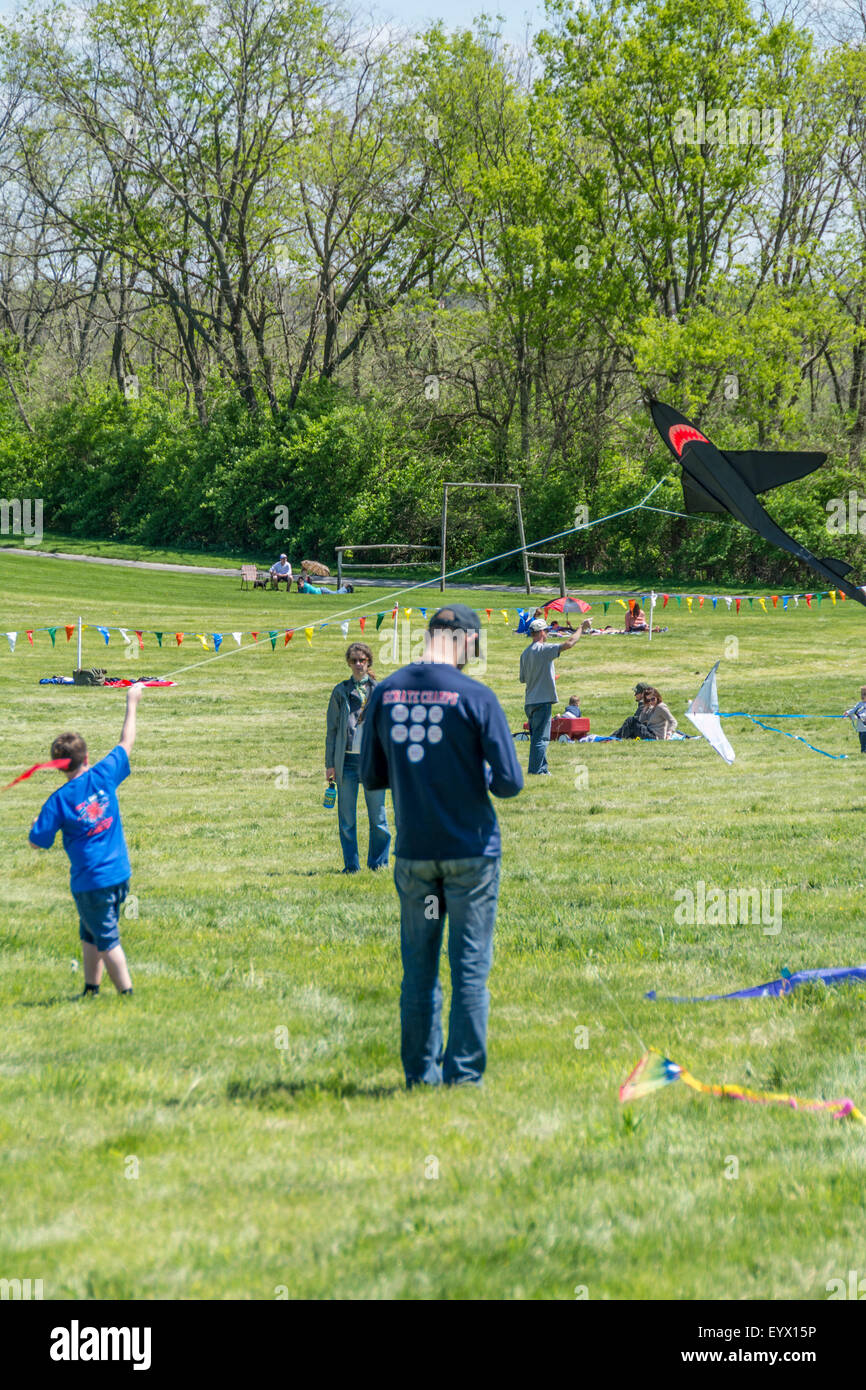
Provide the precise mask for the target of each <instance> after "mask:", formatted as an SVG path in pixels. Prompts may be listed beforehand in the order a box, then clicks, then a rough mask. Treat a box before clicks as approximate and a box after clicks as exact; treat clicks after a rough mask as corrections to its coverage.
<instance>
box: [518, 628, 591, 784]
mask: <svg viewBox="0 0 866 1390" xmlns="http://www.w3.org/2000/svg"><path fill="white" fill-rule="evenodd" d="M591 626H592V624H591V623H590V621H589V618H585V619H584V621H583V622H582V623H581V625H580V632H573V633H572V634H571V636H570V637H567V638H566V639H565V641H564V642H548V641H547V623H546V622H545V621H544V619H543V618H535V619H534V621H533V622H531V623H530V624H529V633H530V636H531V637H532V642H531V644H530V645H529V646H528V647H525V648H524V650H523V653H522V654H521V657H520V680H521V682H522V684H524V685H525V686H526V696H525V704H524V708H525V710H526V717H527V719H528V720H529V768H528V771H529V774H530V775H531V776H535V777H549V776H550V769H549V768H548V766H547V745H548V744H549V742H550V716H551V713H552V710H553V706H554V705H555V704H556V703H557V694H556V684H555V679H554V675H553V663H554V661H556V659H557V657H559V656H561V655H562V653H563V652H567V651H569V650H570V649H571V648H572V647H573V646H574V645H575V643H576V642H579V641H580V639H581V637H582V636H583V635H584V634H585V633H587V632H589V629H590V627H591Z"/></svg>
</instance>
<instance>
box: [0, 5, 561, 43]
mask: <svg viewBox="0 0 866 1390" xmlns="http://www.w3.org/2000/svg"><path fill="white" fill-rule="evenodd" d="M367 6H369V8H370V9H371V10H372V11H373V14H374V15H375V16H376V17H377V18H379V19H380V20H389V21H391V22H393V23H394V24H395V25H397V27H399V28H407V29H423V28H426V26H427V24H429V23H431V22H432V21H433V20H435V19H441V20H442V21H443V22H444V23H445V24H446V25H448V26H458V25H464V26H465V25H468V24H470V23H471V21H472V19H473V18H474V16H475V15H476V14H480V13H481V12H482V11H486V12H487V13H488V14H491V15H501V16H502V18H503V20H504V21H505V23H504V25H503V31H504V33H505V36H506V37H507V38H508V39H511V40H512V41H513V40H517V39H521V38H522V37H523V35H524V33H525V30H526V23H527V20H529V21H530V23H531V25H532V28H533V30H537V29H540V28H542V26H543V20H544V3H543V0H372V3H371V0H367ZM19 8H20V4H19V0H0V15H4V16H6V15H13V14H14V13H15V12H16V10H18V9H19ZM359 8H364V6H361V7H359Z"/></svg>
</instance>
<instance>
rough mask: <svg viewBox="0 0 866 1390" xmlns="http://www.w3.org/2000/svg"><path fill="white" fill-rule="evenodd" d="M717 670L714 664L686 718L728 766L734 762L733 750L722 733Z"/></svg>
mask: <svg viewBox="0 0 866 1390" xmlns="http://www.w3.org/2000/svg"><path fill="white" fill-rule="evenodd" d="M718 669H719V663H718V662H716V664H715V666H714V667H713V669H712V671H710V674H709V675H708V676H707V678H706V680H705V681H704V683H703V685H702V686H701V688H700V690H699V691H698V693H697V695H696V696H695V698H694V699H693V700H692V702H691V704H690V705H689V706H688V707H687V709H686V718H687V719H689V720H691V722H692V724H694V726H695V728H696V729H697V731H698V733H699V734H701V735H702V736H703V737H704V738H705V739H706V740H707V743H708V744H709V745H710V747H711V748H715V750H716V752H717V753H718V755H719V757H720V758H724V760H725V762H726V763H728V764H730V763H732V762H733V761H734V756H735V755H734V750H733V748H732V747H731V745H730V744H729V743H728V740H727V739H726V737H725V735H724V733H723V732H722V721H721V719H720V718H719V695H718V691H717V690H716V672H717V671H718Z"/></svg>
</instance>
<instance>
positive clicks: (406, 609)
mask: <svg viewBox="0 0 866 1390" xmlns="http://www.w3.org/2000/svg"><path fill="white" fill-rule="evenodd" d="M403 612H404V613H405V614H406V617H407V618H411V616H412V609H411V608H404V609H403Z"/></svg>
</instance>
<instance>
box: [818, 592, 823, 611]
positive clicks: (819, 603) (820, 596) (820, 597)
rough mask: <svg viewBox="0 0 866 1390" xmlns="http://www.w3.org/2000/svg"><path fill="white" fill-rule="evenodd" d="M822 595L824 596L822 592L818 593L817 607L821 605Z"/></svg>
mask: <svg viewBox="0 0 866 1390" xmlns="http://www.w3.org/2000/svg"><path fill="white" fill-rule="evenodd" d="M823 597H824V595H823V594H819V595H818V607H819V608H820V607H821V600H822V599H823Z"/></svg>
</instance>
